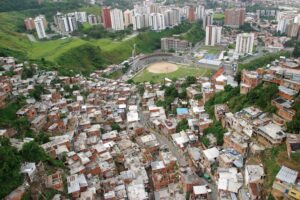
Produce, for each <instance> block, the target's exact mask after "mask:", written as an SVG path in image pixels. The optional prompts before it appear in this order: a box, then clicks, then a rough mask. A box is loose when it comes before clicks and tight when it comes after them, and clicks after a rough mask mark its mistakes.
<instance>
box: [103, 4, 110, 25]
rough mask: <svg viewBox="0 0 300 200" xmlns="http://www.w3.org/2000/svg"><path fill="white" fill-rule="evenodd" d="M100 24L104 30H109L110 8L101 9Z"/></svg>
mask: <svg viewBox="0 0 300 200" xmlns="http://www.w3.org/2000/svg"><path fill="white" fill-rule="evenodd" d="M102 22H103V26H104V27H105V28H111V18H110V7H104V8H102Z"/></svg>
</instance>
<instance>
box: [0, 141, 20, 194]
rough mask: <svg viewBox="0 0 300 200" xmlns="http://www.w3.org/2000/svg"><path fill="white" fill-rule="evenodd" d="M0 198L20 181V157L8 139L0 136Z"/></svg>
mask: <svg viewBox="0 0 300 200" xmlns="http://www.w3.org/2000/svg"><path fill="white" fill-rule="evenodd" d="M0 141H1V145H0V160H1V162H0V180H1V181H0V198H1V199H2V198H4V197H5V196H6V195H7V194H8V193H9V192H11V191H12V190H14V189H15V188H17V187H18V186H19V185H20V184H21V183H22V176H21V174H20V167H21V157H20V156H19V155H18V152H17V150H16V149H14V148H13V147H11V146H10V143H9V140H8V139H4V138H0Z"/></svg>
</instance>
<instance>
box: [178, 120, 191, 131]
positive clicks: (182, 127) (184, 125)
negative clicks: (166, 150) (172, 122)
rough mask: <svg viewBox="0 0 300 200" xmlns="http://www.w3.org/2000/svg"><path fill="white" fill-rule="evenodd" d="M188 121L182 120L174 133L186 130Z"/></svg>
mask: <svg viewBox="0 0 300 200" xmlns="http://www.w3.org/2000/svg"><path fill="white" fill-rule="evenodd" d="M188 128H189V126H188V120H187V119H182V120H181V121H180V122H178V124H177V126H176V132H180V131H184V130H186V129H188Z"/></svg>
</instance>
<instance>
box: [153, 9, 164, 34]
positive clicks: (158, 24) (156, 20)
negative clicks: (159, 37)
mask: <svg viewBox="0 0 300 200" xmlns="http://www.w3.org/2000/svg"><path fill="white" fill-rule="evenodd" d="M149 25H150V26H151V29H152V30H154V31H161V30H164V29H166V26H165V19H164V15H163V14H160V13H151V14H150V16H149Z"/></svg>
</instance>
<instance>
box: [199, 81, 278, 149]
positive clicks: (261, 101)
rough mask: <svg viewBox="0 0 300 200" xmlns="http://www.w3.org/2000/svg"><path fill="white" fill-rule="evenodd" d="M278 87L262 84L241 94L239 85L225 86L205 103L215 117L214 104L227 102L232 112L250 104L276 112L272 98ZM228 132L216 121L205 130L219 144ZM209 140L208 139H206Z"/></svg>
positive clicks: (209, 112) (208, 110)
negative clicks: (234, 86)
mask: <svg viewBox="0 0 300 200" xmlns="http://www.w3.org/2000/svg"><path fill="white" fill-rule="evenodd" d="M277 92H278V87H277V85H275V84H260V85H259V86H257V87H256V88H255V89H253V90H251V91H250V92H249V93H248V94H246V95H243V94H240V89H239V87H237V88H232V87H231V86H228V85H227V86H225V90H224V91H221V92H218V93H216V94H215V95H214V96H213V97H212V98H211V99H210V100H208V101H207V102H206V103H205V110H206V111H207V112H208V114H209V115H210V116H211V118H213V119H214V106H215V105H217V104H224V103H226V104H227V105H228V107H229V109H230V111H231V112H233V113H235V112H238V111H240V110H242V109H243V108H246V107H249V106H257V107H259V108H260V109H261V110H263V111H265V112H271V113H272V112H275V111H276V108H275V107H273V106H272V105H271V100H272V99H274V98H275V97H276V95H277ZM225 132H226V130H225V129H223V128H222V126H221V124H220V123H219V122H214V124H213V126H212V127H211V128H208V129H206V130H205V131H204V134H205V135H207V134H209V133H212V134H213V135H214V136H215V137H216V138H217V144H218V145H222V144H223V136H224V133H225ZM204 141H205V142H207V140H206V139H205V140H204Z"/></svg>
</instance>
